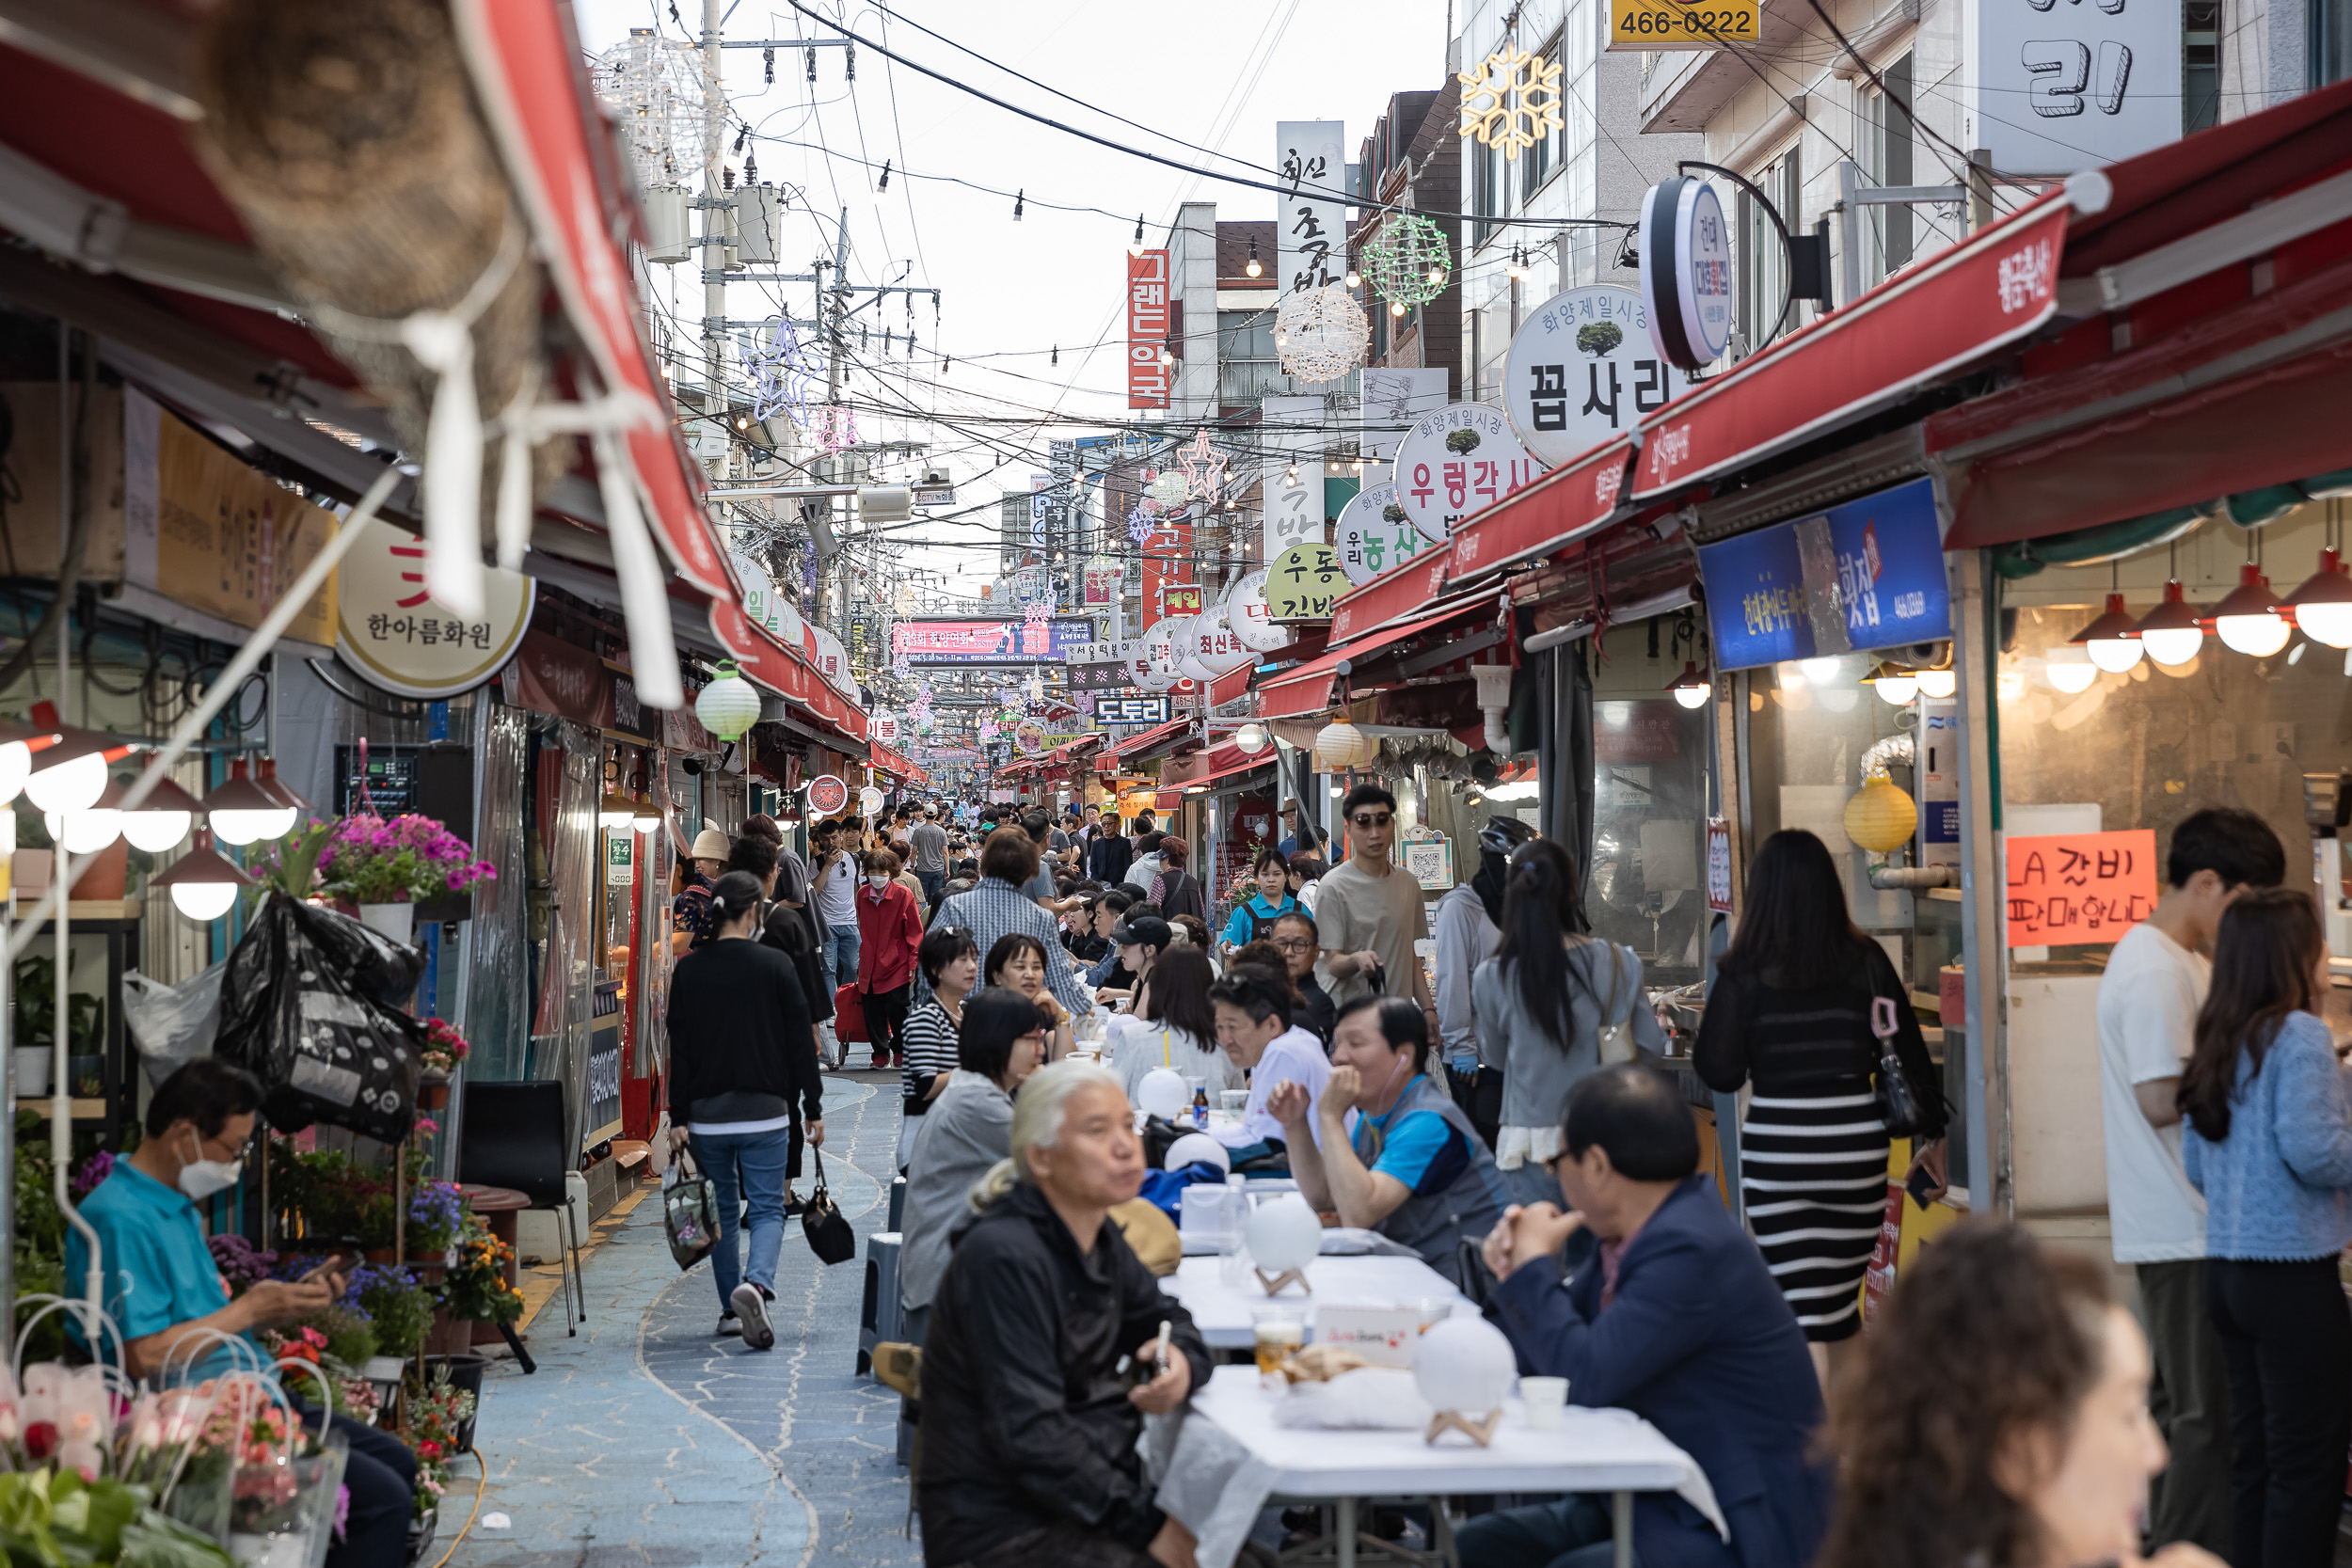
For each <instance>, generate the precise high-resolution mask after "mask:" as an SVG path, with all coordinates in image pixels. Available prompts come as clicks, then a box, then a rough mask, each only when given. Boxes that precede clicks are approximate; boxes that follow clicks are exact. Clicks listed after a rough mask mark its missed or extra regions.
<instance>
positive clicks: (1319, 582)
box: [1265, 545, 1348, 621]
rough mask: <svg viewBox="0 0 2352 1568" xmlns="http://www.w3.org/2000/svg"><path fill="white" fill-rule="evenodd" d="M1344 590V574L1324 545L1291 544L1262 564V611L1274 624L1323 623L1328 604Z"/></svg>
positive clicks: (1327, 613)
mask: <svg viewBox="0 0 2352 1568" xmlns="http://www.w3.org/2000/svg"><path fill="white" fill-rule="evenodd" d="M1347 590H1348V581H1347V575H1346V574H1345V573H1343V572H1342V571H1341V570H1340V563H1339V559H1338V558H1337V557H1336V556H1334V555H1333V554H1332V553H1331V546H1328V545H1295V546H1292V547H1291V548H1290V549H1287V550H1285V551H1283V552H1282V553H1281V554H1280V555H1279V556H1278V557H1276V558H1275V559H1274V560H1273V561H1271V562H1267V564H1266V574H1265V602H1266V610H1267V613H1268V614H1269V616H1270V617H1271V618H1272V619H1274V620H1277V621H1327V620H1329V619H1330V618H1331V605H1332V602H1333V601H1334V600H1336V599H1337V598H1338V597H1339V596H1340V595H1341V594H1344V593H1346V592H1347Z"/></svg>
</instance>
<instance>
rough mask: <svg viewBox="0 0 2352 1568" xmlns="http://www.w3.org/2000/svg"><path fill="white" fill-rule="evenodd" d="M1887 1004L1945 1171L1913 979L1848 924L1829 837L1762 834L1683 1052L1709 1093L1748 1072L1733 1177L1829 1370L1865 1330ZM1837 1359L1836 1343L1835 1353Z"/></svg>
mask: <svg viewBox="0 0 2352 1568" xmlns="http://www.w3.org/2000/svg"><path fill="white" fill-rule="evenodd" d="M1882 999H1883V1000H1884V1001H1885V1002H1887V1003H1889V1004H1891V1006H1893V1009H1894V1014H1895V1052H1896V1055H1897V1057H1898V1058H1899V1060H1900V1061H1901V1063H1902V1068H1903V1076H1904V1077H1905V1078H1906V1079H1907V1080H1908V1081H1909V1082H1910V1085H1911V1090H1912V1093H1913V1094H1914V1095H1915V1097H1916V1098H1917V1100H1918V1102H1919V1107H1920V1109H1921V1111H1922V1112H1923V1113H1924V1115H1925V1118H1926V1126H1925V1128H1924V1129H1923V1131H1922V1132H1921V1133H1920V1135H1919V1137H1920V1141H1921V1143H1922V1144H1923V1145H1924V1146H1925V1147H1922V1148H1916V1149H1915V1153H1916V1154H1917V1158H1916V1159H1915V1161H1914V1162H1913V1165H1914V1168H1915V1169H1916V1168H1917V1167H1918V1166H1919V1165H1921V1164H1925V1165H1926V1166H1927V1167H1928V1169H1929V1170H1930V1172H1931V1177H1932V1180H1934V1181H1935V1184H1936V1187H1937V1189H1938V1190H1939V1191H1940V1190H1941V1189H1942V1187H1943V1183H1944V1164H1943V1150H1942V1148H1941V1147H1940V1144H1939V1142H1938V1141H1939V1140H1940V1139H1941V1138H1942V1137H1943V1135H1944V1119H1945V1117H1944V1095H1943V1091H1942V1088H1941V1086H1940V1083H1939V1079H1938V1074H1937V1072H1936V1070H1935V1064H1934V1063H1932V1062H1931V1061H1930V1060H1929V1059H1928V1048H1927V1042H1926V1041H1925V1040H1923V1039H1922V1038H1920V1036H1919V1021H1918V1019H1917V1018H1916V1017H1915V1016H1914V1015H1913V1013H1912V1010H1911V990H1910V988H1909V987H1907V986H1905V985H1904V984H1903V983H1902V979H1901V977H1900V976H1899V975H1898V974H1896V973H1895V965H1894V963H1893V962H1892V961H1891V960H1890V959H1889V958H1887V956H1886V950H1885V949H1884V948H1883V947H1881V946H1880V945H1879V944H1878V943H1877V942H1873V941H1871V940H1870V939H1869V938H1868V937H1866V936H1864V935H1863V934H1862V933H1861V932H1860V931H1858V930H1856V929H1855V928H1854V924H1853V920H1852V918H1851V916H1850V915H1849V914H1848V913H1847V912H1846V884H1845V879H1844V878H1843V877H1842V876H1841V875H1840V874H1839V872H1838V869H1837V863H1836V861H1835V860H1833V859H1832V858H1831V856H1830V852H1829V847H1828V846H1826V845H1824V844H1823V843H1822V842H1821V841H1820V839H1818V838H1816V837H1814V836H1813V835H1812V834H1811V833H1809V832H1805V831H1804V829H1802V828H1785V829H1783V830H1782V831H1780V832H1776V833H1774V834H1772V836H1771V837H1770V838H1767V839H1766V840H1765V841H1764V842H1763V844H1762V846H1761V847H1758V848H1757V849H1756V859H1755V860H1754V861H1753V862H1751V863H1750V864H1749V866H1748V887H1747V898H1746V901H1745V904H1744V906H1743V907H1742V908H1741V910H1740V927H1739V931H1738V933H1737V934H1736V935H1735V936H1734V937H1733V938H1732V942H1731V946H1730V948H1729V949H1728V950H1727V951H1725V952H1724V956H1723V957H1722V958H1718V959H1717V960H1716V961H1715V983H1714V985H1713V987H1712V988H1710V990H1708V998H1707V1011H1706V1013H1705V1014H1704V1016H1703V1017H1702V1018H1701V1019H1700V1021H1699V1037H1698V1043H1697V1045H1696V1046H1695V1047H1694V1049H1693V1050H1692V1058H1693V1062H1694V1065H1695V1066H1696V1067H1697V1069H1698V1074H1699V1077H1700V1078H1701V1079H1702V1080H1703V1081H1704V1082H1705V1083H1706V1084H1707V1085H1708V1087H1709V1088H1712V1089H1714V1090H1715V1091H1716V1092H1718V1093H1720V1094H1734V1093H1737V1092H1738V1091H1739V1089H1740V1085H1743V1084H1747V1083H1750V1082H1751V1081H1752V1082H1753V1083H1754V1084H1755V1085H1756V1092H1755V1095H1754V1097H1753V1098H1751V1099H1750V1101H1748V1119H1747V1123H1746V1125H1745V1126H1743V1127H1741V1128H1740V1196H1741V1197H1742V1198H1743V1199H1744V1200H1745V1202H1746V1205H1747V1214H1748V1225H1749V1228H1751V1229H1752V1230H1754V1231H1755V1232H1756V1244H1757V1245H1758V1246H1760V1247H1762V1248H1763V1250H1764V1260H1765V1261H1766V1262H1767V1263H1770V1264H1771V1265H1772V1274H1773V1277H1774V1278H1775V1279H1777V1280H1778V1281H1779V1284H1780V1291H1781V1294H1782V1295H1783V1296H1785V1297H1786V1298H1787V1299H1788V1306H1789V1307H1790V1309H1791V1310H1793V1311H1794V1312H1795V1313H1796V1314H1797V1323H1798V1325H1799V1326H1800V1327H1802V1328H1803V1329H1804V1337H1805V1338H1806V1339H1807V1340H1808V1341H1810V1342H1811V1343H1812V1345H1813V1347H1814V1350H1813V1356H1814V1366H1815V1368H1816V1370H1819V1371H1820V1373H1821V1375H1822V1379H1823V1382H1824V1383H1825V1384H1826V1383H1827V1381H1828V1379H1829V1376H1830V1370H1831V1366H1832V1359H1833V1351H1832V1347H1834V1346H1842V1345H1845V1344H1848V1343H1850V1342H1851V1340H1852V1338H1853V1337H1854V1336H1855V1335H1856V1334H1858V1333H1860V1332H1861V1329H1862V1312H1861V1306H1862V1272H1863V1270H1864V1269H1865V1268H1866V1267H1867V1266H1868V1264H1869V1261H1870V1248H1871V1246H1872V1245H1873V1243H1876V1242H1877V1240H1878V1234H1879V1219H1880V1215H1881V1214H1882V1212H1883V1211H1884V1209H1885V1207H1886V1153H1887V1135H1886V1124H1885V1122H1884V1121H1883V1120H1882V1119H1881V1117H1880V1116H1879V1110H1878V1101H1877V1097H1876V1096H1875V1095H1874V1094H1873V1093H1872V1092H1871V1080H1872V1077H1873V1075H1874V1074H1875V1073H1876V1072H1877V1070H1878V1064H1879V1042H1878V1037H1877V1035H1876V1034H1875V1033H1874V1032H1873V1030H1872V1028H1871V1014H1872V1011H1873V1008H1874V1005H1875V1004H1876V1003H1878V1002H1880V1001H1881V1000H1882ZM1836 1354H1837V1358H1839V1359H1842V1356H1843V1353H1842V1352H1839V1353H1836Z"/></svg>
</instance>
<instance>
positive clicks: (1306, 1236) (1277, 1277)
mask: <svg viewBox="0 0 2352 1568" xmlns="http://www.w3.org/2000/svg"><path fill="white" fill-rule="evenodd" d="M1241 1241H1242V1245H1243V1246H1245V1247H1247V1248H1248V1249H1249V1263H1250V1266H1251V1267H1252V1268H1253V1269H1255V1270H1256V1271H1257V1275H1258V1283H1259V1284H1260V1285H1261V1286H1263V1288H1264V1290H1265V1293H1266V1294H1267V1295H1270V1296H1273V1295H1279V1294H1281V1292H1282V1291H1283V1289H1284V1288H1285V1287H1286V1286H1290V1285H1296V1286H1297V1287H1298V1288H1299V1289H1300V1290H1302V1291H1307V1292H1309V1293H1310V1294H1311V1293H1313V1290H1314V1287H1312V1286H1311V1285H1309V1284H1308V1283H1307V1265H1308V1264H1309V1263H1311V1262H1313V1261H1314V1258H1315V1254H1316V1253H1318V1252H1320V1251H1322V1250H1323V1222H1322V1221H1321V1220H1318V1219H1317V1218H1315V1212H1314V1211H1313V1210H1312V1209H1311V1208H1309V1207H1308V1206H1307V1200H1306V1199H1305V1198H1303V1197H1301V1196H1298V1195H1297V1194H1296V1193H1283V1194H1281V1195H1280V1196H1276V1197H1271V1198H1268V1199H1267V1200H1266V1201H1265V1202H1263V1203H1261V1204H1259V1205H1258V1207H1257V1208H1255V1209H1253V1210H1251V1211H1250V1213H1249V1218H1248V1221H1247V1222H1246V1223H1245V1224H1244V1225H1243V1226H1242V1231H1241Z"/></svg>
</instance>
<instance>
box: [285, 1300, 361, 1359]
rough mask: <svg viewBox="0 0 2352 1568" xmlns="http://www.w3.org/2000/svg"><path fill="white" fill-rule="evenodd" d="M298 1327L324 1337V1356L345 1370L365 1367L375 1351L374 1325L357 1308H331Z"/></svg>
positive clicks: (316, 1314)
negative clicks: (313, 1330)
mask: <svg viewBox="0 0 2352 1568" xmlns="http://www.w3.org/2000/svg"><path fill="white" fill-rule="evenodd" d="M301 1326H302V1327H305V1328H315V1329H317V1330H318V1331H319V1332H320V1333H321V1334H323V1335H325V1336H326V1346H325V1347H324V1350H325V1354H326V1355H328V1356H329V1357H331V1358H333V1359H334V1360H337V1361H340V1362H342V1364H343V1365H344V1366H346V1367H360V1366H365V1365H366V1364H367V1360H368V1357H370V1356H372V1355H373V1354H376V1352H377V1349H378V1342H377V1339H376V1335H375V1324H374V1323H373V1322H371V1321H370V1320H369V1318H368V1315H367V1312H366V1311H365V1309H363V1308H360V1307H343V1306H341V1305H337V1306H332V1307H327V1308H326V1310H325V1311H323V1312H319V1313H315V1314H313V1315H312V1316H310V1317H308V1318H305V1319H303V1320H302V1323H301Z"/></svg>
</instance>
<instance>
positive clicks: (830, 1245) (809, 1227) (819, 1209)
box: [801, 1148, 857, 1263]
mask: <svg viewBox="0 0 2352 1568" xmlns="http://www.w3.org/2000/svg"><path fill="white" fill-rule="evenodd" d="M809 1153H810V1155H811V1156H812V1157H814V1158H815V1160H816V1162H817V1190H816V1191H815V1192H813V1193H811V1194H809V1195H808V1207H806V1208H805V1209H803V1210H802V1211H801V1231H802V1234H803V1235H805V1236H806V1237H807V1238H808V1247H809V1250H810V1251H811V1252H814V1253H815V1254H817V1260H818V1262H820V1263H846V1262H848V1261H849V1260H850V1259H852V1258H855V1257H856V1256H857V1232H856V1231H854V1230H852V1229H850V1222H849V1221H848V1220H847V1219H845V1218H843V1217H842V1213H841V1211H840V1209H839V1208H838V1207H836V1206H835V1205H834V1201H833V1194H832V1193H831V1192H829V1191H828V1190H827V1189H826V1187H825V1157H824V1156H823V1155H822V1154H820V1153H818V1151H817V1150H816V1149H814V1148H812V1149H810V1150H809Z"/></svg>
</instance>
